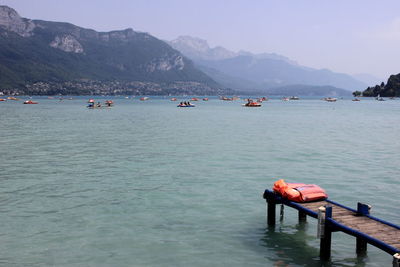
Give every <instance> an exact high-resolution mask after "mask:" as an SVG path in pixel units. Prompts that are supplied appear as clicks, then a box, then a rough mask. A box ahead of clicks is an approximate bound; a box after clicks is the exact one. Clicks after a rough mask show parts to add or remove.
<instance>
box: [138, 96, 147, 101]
mask: <svg viewBox="0 0 400 267" xmlns="http://www.w3.org/2000/svg"><path fill="white" fill-rule="evenodd" d="M148 99H149V98H148V97H147V96H144V97H141V98H140V101H145V100H148Z"/></svg>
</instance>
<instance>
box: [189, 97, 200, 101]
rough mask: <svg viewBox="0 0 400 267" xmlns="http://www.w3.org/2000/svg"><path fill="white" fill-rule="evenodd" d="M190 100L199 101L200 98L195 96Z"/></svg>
mask: <svg viewBox="0 0 400 267" xmlns="http://www.w3.org/2000/svg"><path fill="white" fill-rule="evenodd" d="M190 101H199V99H198V98H197V97H193V98H192V99H190Z"/></svg>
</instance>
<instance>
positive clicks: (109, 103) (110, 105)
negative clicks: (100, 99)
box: [104, 100, 114, 108]
mask: <svg viewBox="0 0 400 267" xmlns="http://www.w3.org/2000/svg"><path fill="white" fill-rule="evenodd" d="M104 104H106V106H107V107H109V108H110V107H112V106H114V102H113V101H112V100H106V101H105V102H104Z"/></svg>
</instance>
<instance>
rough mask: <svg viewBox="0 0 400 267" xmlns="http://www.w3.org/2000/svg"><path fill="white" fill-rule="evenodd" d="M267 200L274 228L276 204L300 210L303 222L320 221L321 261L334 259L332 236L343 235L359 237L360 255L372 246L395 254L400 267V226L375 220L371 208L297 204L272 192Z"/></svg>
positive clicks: (325, 201)
mask: <svg viewBox="0 0 400 267" xmlns="http://www.w3.org/2000/svg"><path fill="white" fill-rule="evenodd" d="M264 198H265V199H266V201H267V206H268V211H267V215H268V225H270V226H273V225H275V220H276V219H275V216H276V204H282V205H286V206H289V207H292V208H294V209H297V210H298V211H299V220H300V221H305V220H306V218H307V215H309V216H311V217H314V218H317V219H318V228H319V229H318V230H319V231H318V232H319V237H320V239H321V242H320V257H321V259H325V260H326V259H329V258H330V255H331V252H330V251H331V235H332V232H336V231H342V232H344V233H347V234H349V235H352V236H354V237H356V252H357V254H359V255H362V254H365V253H366V251H367V243H368V244H371V245H373V246H375V247H378V248H380V249H382V250H383V251H385V252H387V253H389V254H391V255H392V256H393V266H394V267H400V226H398V225H395V224H392V223H389V222H386V221H383V220H381V219H378V218H375V217H373V216H371V215H370V214H369V211H370V206H368V205H366V204H362V203H358V206H357V210H355V209H351V208H349V207H345V206H343V205H341V204H339V203H336V202H333V201H331V200H328V199H327V200H323V201H316V202H309V203H296V202H293V201H290V200H287V199H284V198H282V197H281V196H280V195H279V194H276V193H275V192H273V191H271V190H265V192H264Z"/></svg>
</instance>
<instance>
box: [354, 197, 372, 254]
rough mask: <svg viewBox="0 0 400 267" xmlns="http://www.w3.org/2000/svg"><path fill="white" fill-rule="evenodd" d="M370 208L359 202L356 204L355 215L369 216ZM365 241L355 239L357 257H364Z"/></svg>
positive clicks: (359, 238)
mask: <svg viewBox="0 0 400 267" xmlns="http://www.w3.org/2000/svg"><path fill="white" fill-rule="evenodd" d="M370 210H371V206H370V205H368V204H364V203H361V202H358V203H357V215H359V216H365V215H369V213H370ZM367 244H368V243H367V241H365V239H364V238H362V237H356V253H357V255H358V256H364V255H365V254H366V253H367Z"/></svg>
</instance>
